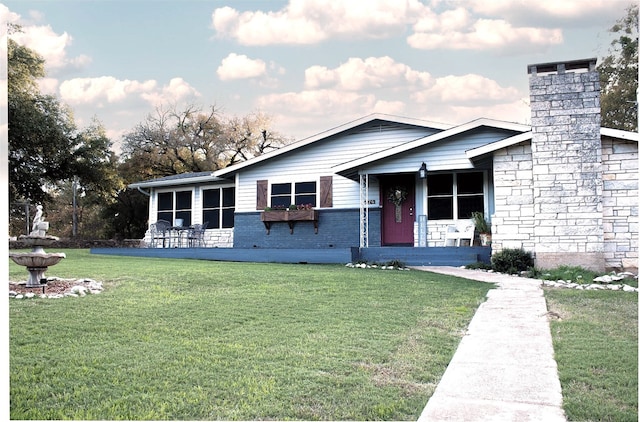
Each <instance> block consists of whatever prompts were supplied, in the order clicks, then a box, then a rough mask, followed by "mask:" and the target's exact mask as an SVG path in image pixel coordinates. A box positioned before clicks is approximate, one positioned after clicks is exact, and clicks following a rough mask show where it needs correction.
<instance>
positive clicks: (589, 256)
mask: <svg viewBox="0 0 640 422" xmlns="http://www.w3.org/2000/svg"><path fill="white" fill-rule="evenodd" d="M584 64H585V65H587V69H588V71H587V72H575V73H573V72H569V73H565V64H562V63H558V64H554V65H552V66H551V69H552V73H548V74H543V75H538V74H537V73H536V68H535V65H534V66H530V68H529V69H530V71H531V75H530V77H529V87H530V97H531V127H532V135H533V137H532V143H531V153H532V160H533V168H532V170H533V206H534V209H533V211H534V216H533V218H534V227H533V240H534V248H535V259H536V265H537V266H538V267H540V268H553V267H557V266H559V265H562V264H568V263H571V264H572V265H579V266H582V267H585V268H590V269H593V270H597V271H601V270H604V269H605V260H604V229H603V204H602V198H603V197H602V193H603V179H602V149H601V140H600V82H599V75H598V72H597V71H596V70H595V60H590V61H585V62H584ZM547 69H549V67H547ZM572 69H574V68H572ZM538 70H539V69H538ZM553 70H555V71H553Z"/></svg>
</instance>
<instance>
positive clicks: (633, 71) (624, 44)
mask: <svg viewBox="0 0 640 422" xmlns="http://www.w3.org/2000/svg"><path fill="white" fill-rule="evenodd" d="M626 12H627V14H626V16H624V17H623V18H621V19H619V20H618V21H617V22H616V24H615V25H613V26H612V27H611V29H610V30H609V31H610V32H611V33H613V34H618V38H616V39H614V40H613V41H612V42H611V48H610V51H609V52H610V54H609V55H608V56H607V57H605V58H604V60H602V62H601V63H600V64H599V65H598V71H599V72H600V87H601V89H602V95H601V98H600V103H601V106H602V126H604V127H609V128H613V129H622V130H628V131H636V130H637V127H638V126H637V125H638V105H637V104H636V101H637V93H636V91H637V89H638V5H637V4H634V5H632V6H630V7H629V8H628V9H627V10H626Z"/></svg>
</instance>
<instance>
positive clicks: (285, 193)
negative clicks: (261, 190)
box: [271, 182, 317, 208]
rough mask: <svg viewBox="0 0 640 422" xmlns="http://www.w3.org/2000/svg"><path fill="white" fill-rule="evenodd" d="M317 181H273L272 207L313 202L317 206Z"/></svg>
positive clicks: (312, 204) (313, 205)
mask: <svg viewBox="0 0 640 422" xmlns="http://www.w3.org/2000/svg"><path fill="white" fill-rule="evenodd" d="M316 192H317V186H316V182H296V183H273V184H272V185H271V208H278V207H284V208H286V207H288V206H289V205H291V204H294V205H307V204H311V206H312V207H315V206H316V196H317V195H316Z"/></svg>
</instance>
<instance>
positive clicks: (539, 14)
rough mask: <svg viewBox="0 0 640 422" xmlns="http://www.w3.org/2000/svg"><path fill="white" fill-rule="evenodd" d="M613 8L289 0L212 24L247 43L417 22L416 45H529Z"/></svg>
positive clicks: (220, 16)
mask: <svg viewBox="0 0 640 422" xmlns="http://www.w3.org/2000/svg"><path fill="white" fill-rule="evenodd" d="M612 9H615V8H612V7H611V2H610V1H606V0H590V1H589V2H585V1H583V0H563V1H558V0H541V1H536V2H523V1H515V0H492V1H486V0H468V1H466V2H465V3H460V2H443V1H431V2H426V4H425V3H422V2H419V1H417V0H408V1H396V0H377V1H374V0H370V1H367V2H355V1H351V2H346V1H343V0H316V1H313V2H310V1H304V0H290V1H289V2H288V3H287V4H286V5H285V6H284V7H282V8H281V9H279V10H276V11H259V10H258V11H244V12H240V11H238V10H236V9H233V8H231V7H229V6H225V7H222V8H218V9H216V10H214V12H213V14H212V27H213V28H214V29H215V30H216V33H217V35H218V36H219V37H224V38H232V39H235V40H236V41H237V42H238V43H240V44H243V45H270V44H316V43H320V42H322V41H326V40H329V39H334V38H339V39H344V38H348V39H371V38H386V37H389V36H391V35H397V34H400V33H402V32H403V31H406V30H407V29H409V28H412V29H413V33H412V34H411V35H409V36H408V37H407V43H408V44H409V45H410V46H411V47H413V48H418V49H439V48H442V49H444V48H449V49H482V50H488V49H496V50H503V51H518V50H520V51H527V49H528V51H531V50H532V49H534V50H543V49H545V48H546V47H548V46H551V45H557V44H559V43H562V42H563V35H562V30H561V29H559V28H560V27H564V26H566V25H576V26H579V25H582V24H584V23H586V22H587V21H589V20H593V18H594V17H597V16H598V15H600V14H602V13H607V14H611V13H612V12H611V10H612ZM617 13H618V14H619V11H618V12H617Z"/></svg>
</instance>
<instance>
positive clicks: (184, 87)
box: [141, 78, 201, 106]
mask: <svg viewBox="0 0 640 422" xmlns="http://www.w3.org/2000/svg"><path fill="white" fill-rule="evenodd" d="M147 82H151V81H147ZM145 83H146V82H145ZM155 84H156V82H155V81H153V87H155ZM200 96H201V94H200V93H199V92H198V90H197V89H195V88H194V87H192V86H191V85H189V83H188V82H186V81H185V80H184V79H182V78H173V79H171V81H169V85H164V86H163V87H162V89H161V90H160V91H158V90H149V91H147V90H145V91H144V92H143V93H142V94H141V97H142V98H143V99H144V100H146V101H147V102H149V103H150V104H152V105H154V106H159V105H161V104H168V103H174V104H175V103H178V102H180V101H184V100H189V99H191V98H195V97H200Z"/></svg>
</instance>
